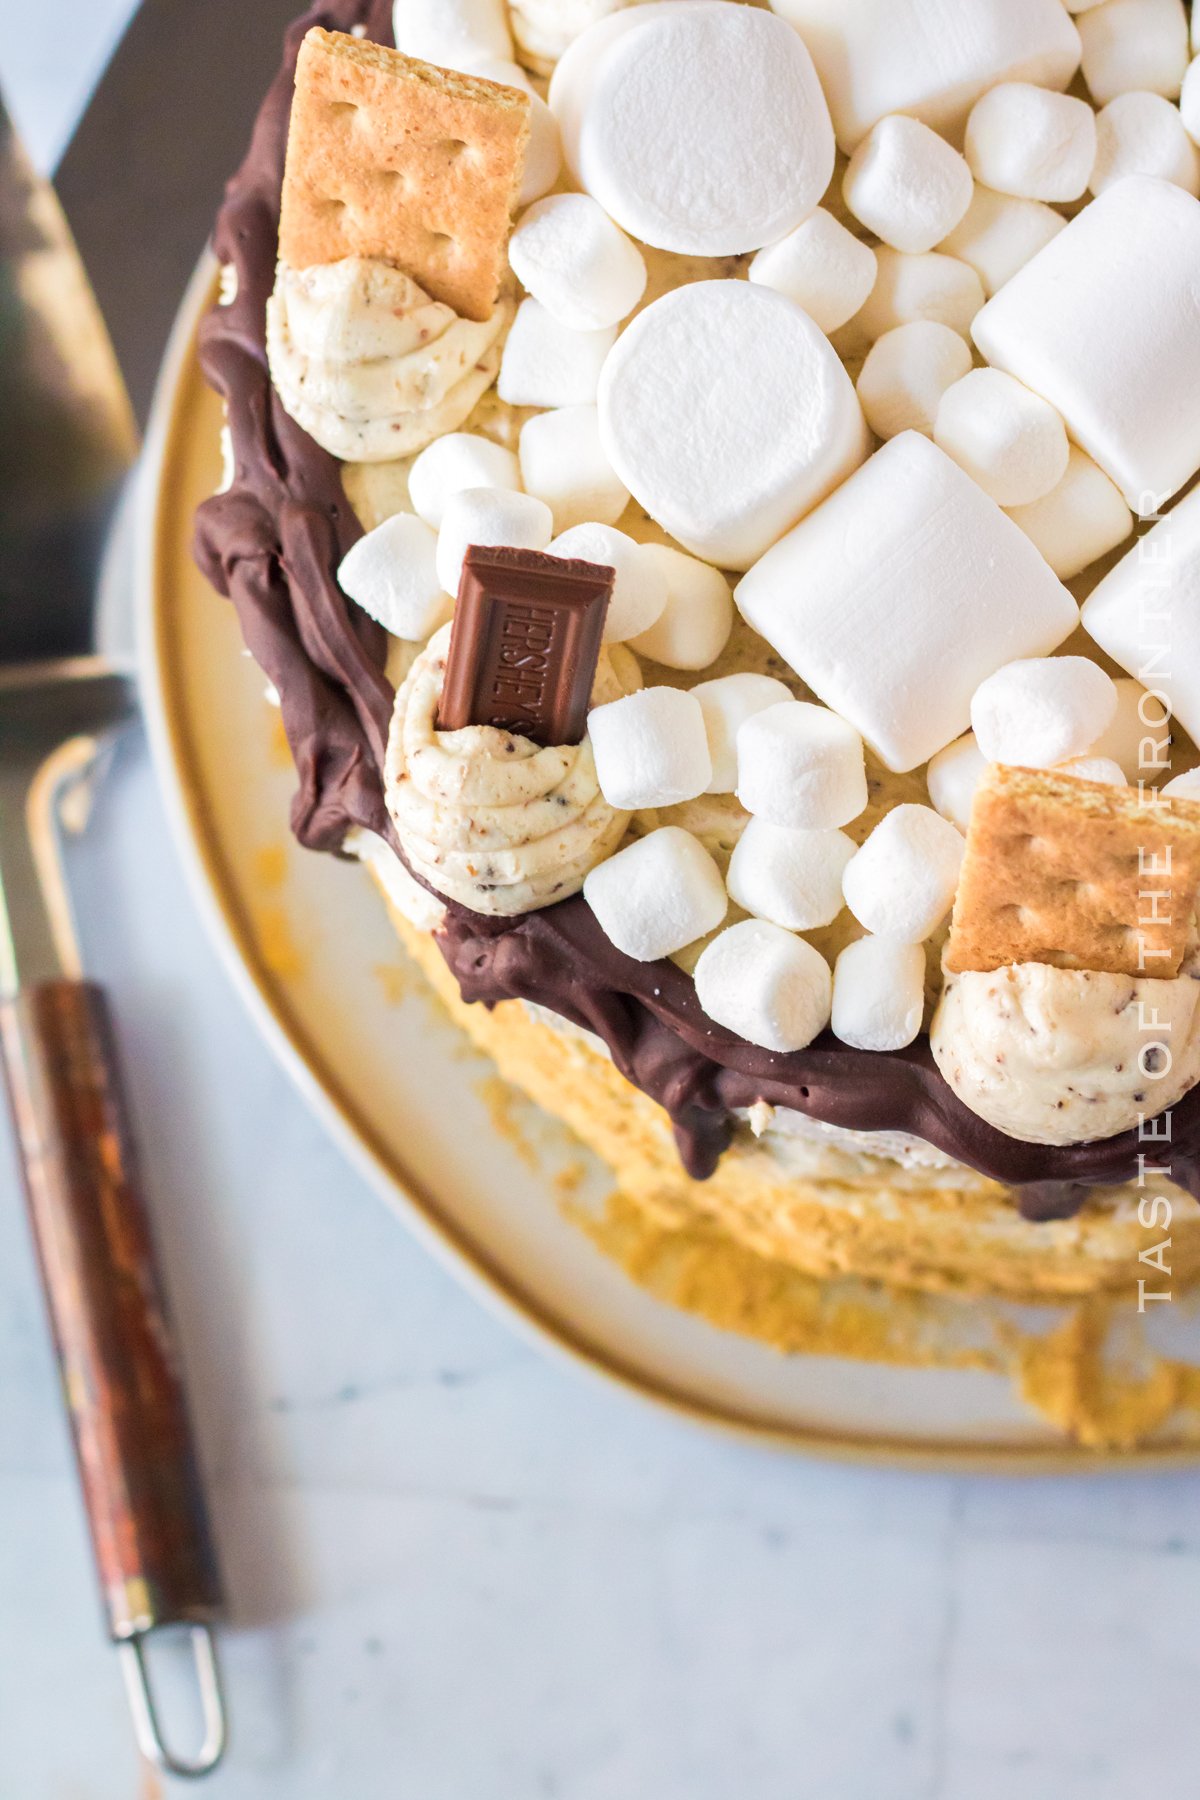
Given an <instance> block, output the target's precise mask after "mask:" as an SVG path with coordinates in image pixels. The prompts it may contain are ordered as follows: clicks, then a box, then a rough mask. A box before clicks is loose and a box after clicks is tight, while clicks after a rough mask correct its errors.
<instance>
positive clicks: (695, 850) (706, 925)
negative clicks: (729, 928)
mask: <svg viewBox="0 0 1200 1800" xmlns="http://www.w3.org/2000/svg"><path fill="white" fill-rule="evenodd" d="M583 897H584V899H585V900H586V901H587V903H588V905H589V906H590V907H591V909H592V911H593V912H594V913H595V915H596V918H597V919H598V920H599V922H600V929H601V930H602V931H603V933H604V935H605V937H607V938H608V939H609V940H610V942H611V943H614V944H615V945H616V946H617V949H618V950H620V951H622V952H623V954H624V955H626V956H632V957H633V958H634V959H635V961H637V962H657V961H658V959H659V957H660V956H671V955H673V954H674V952H675V951H676V950H682V949H683V948H684V946H685V945H686V944H692V943H694V942H695V941H696V939H697V938H701V937H705V936H707V934H708V933H709V932H710V931H715V930H716V929H717V926H718V925H720V924H721V922H722V921H723V919H724V917H725V914H726V912H727V911H728V902H727V900H726V898H725V883H724V882H723V881H722V880H721V871H720V869H718V867H717V865H716V863H715V862H714V861H713V859H712V857H711V856H710V855H709V853H708V851H707V850H706V849H705V848H704V845H703V844H702V843H701V842H700V839H699V838H697V837H693V836H692V834H691V832H690V831H683V830H681V828H680V827H679V826H678V825H664V826H662V827H661V828H660V829H659V830H658V831H651V832H649V833H647V835H646V836H645V837H643V838H638V839H637V840H636V841H635V842H634V843H632V844H630V845H628V846H627V848H626V849H624V850H618V851H617V853H616V855H615V856H610V857H609V858H608V860H607V862H602V863H597V865H596V867H595V868H594V869H592V870H590V871H589V873H588V875H587V876H586V878H585V880H584V883H583Z"/></svg>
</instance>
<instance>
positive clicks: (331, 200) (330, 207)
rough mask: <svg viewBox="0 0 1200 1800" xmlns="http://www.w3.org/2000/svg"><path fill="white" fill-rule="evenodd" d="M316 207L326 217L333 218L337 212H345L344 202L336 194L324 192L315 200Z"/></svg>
mask: <svg viewBox="0 0 1200 1800" xmlns="http://www.w3.org/2000/svg"><path fill="white" fill-rule="evenodd" d="M317 208H318V211H320V212H322V213H324V214H325V215H326V217H327V218H331V219H333V218H336V217H337V215H338V213H343V212H345V210H346V202H345V201H344V200H340V199H339V198H338V196H337V195H336V194H325V195H323V196H322V198H321V199H320V200H318V201H317Z"/></svg>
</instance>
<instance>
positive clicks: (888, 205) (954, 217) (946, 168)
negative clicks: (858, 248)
mask: <svg viewBox="0 0 1200 1800" xmlns="http://www.w3.org/2000/svg"><path fill="white" fill-rule="evenodd" d="M974 186H975V183H974V181H973V179H972V176H971V171H970V169H969V168H968V167H967V163H966V159H965V158H964V157H962V156H960V155H959V153H958V151H957V150H955V149H954V148H953V146H952V145H950V144H948V143H947V142H946V140H945V138H940V137H939V136H938V134H937V132H936V131H931V130H930V128H929V126H928V125H922V123H921V121H920V119H909V118H905V116H904V115H903V114H902V113H893V114H889V116H888V117H887V118H886V119H880V121H879V123H878V125H874V126H872V128H871V130H870V131H869V132H868V133H867V135H866V137H865V138H864V139H863V141H862V143H861V144H860V145H859V146H858V149H857V150H856V151H855V152H854V155H853V156H852V157H851V158H850V164H849V167H848V168H847V170H846V173H845V176H844V177H843V180H842V195H843V197H844V199H845V202H846V205H847V206H848V207H849V208H850V211H851V212H852V213H853V214H854V216H855V218H856V219H858V220H860V221H861V222H862V224H864V225H865V226H866V227H867V229H868V231H873V232H874V233H875V235H876V237H880V238H882V239H883V241H884V243H885V244H891V246H892V248H893V249H895V250H905V251H908V252H909V254H910V255H913V256H919V255H921V254H923V253H924V252H925V251H926V250H932V249H933V246H934V245H935V244H940V243H941V241H942V239H943V238H944V237H946V236H947V234H948V233H949V232H951V231H953V229H954V227H955V226H956V225H957V224H958V222H959V220H960V219H961V218H962V216H963V214H964V213H965V212H966V210H967V208H968V206H969V205H970V204H971V194H972V192H973V190H974Z"/></svg>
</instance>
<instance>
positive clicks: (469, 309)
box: [279, 26, 529, 319]
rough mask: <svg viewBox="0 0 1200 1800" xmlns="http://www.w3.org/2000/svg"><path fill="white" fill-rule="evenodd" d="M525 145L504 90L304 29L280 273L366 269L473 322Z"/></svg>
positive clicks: (522, 122) (498, 266)
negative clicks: (347, 261) (391, 272)
mask: <svg viewBox="0 0 1200 1800" xmlns="http://www.w3.org/2000/svg"><path fill="white" fill-rule="evenodd" d="M528 137H529V97H528V95H526V94H523V93H521V92H519V90H518V89H516V88H508V87H501V86H500V85H499V84H498V83H496V82H494V81H481V80H479V79H478V78H477V77H476V76H474V75H459V74H456V73H454V72H453V71H451V70H448V69H436V68H434V67H433V66H432V64H430V63H423V62H417V61H415V60H414V59H413V58H412V57H410V56H402V55H401V54H400V52H399V51H398V50H389V49H385V48H384V47H383V46H382V45H380V44H370V43H367V42H366V41H365V40H363V39H361V38H356V37H350V36H348V35H347V34H346V33H344V32H340V31H323V30H321V28H320V27H319V26H314V27H313V29H312V30H311V31H310V32H309V33H308V35H307V36H306V37H305V39H304V42H303V43H302V44H301V46H300V55H299V58H298V60H297V63H296V92H295V95H294V97H293V100H292V116H291V125H290V128H289V131H288V146H287V163H286V166H285V170H284V177H283V197H282V203H281V213H280V221H279V254H280V257H281V258H282V260H283V261H284V262H286V263H289V264H290V265H291V267H292V268H294V269H307V268H311V267H312V266H313V264H314V263H328V262H339V261H340V260H341V259H342V258H343V257H346V256H375V257H379V258H380V259H381V260H383V261H385V262H390V263H394V264H395V265H396V267H397V268H399V269H402V270H403V271H404V273H405V274H406V275H411V276H412V278H413V280H414V281H418V282H419V283H420V284H421V286H422V287H423V288H424V289H425V291H426V292H427V293H428V294H431V295H432V296H433V298H434V299H435V300H441V301H444V302H445V304H446V305H447V306H452V307H453V308H454V310H455V311H456V312H457V313H461V314H462V316H463V317H464V318H467V319H486V318H488V317H489V316H490V314H491V312H492V310H493V308H494V307H495V304H496V298H497V295H498V293H499V289H500V282H501V280H502V278H503V275H504V270H505V265H506V249H507V244H508V232H509V224H510V220H511V217H512V210H513V207H514V205H515V203H516V199H517V194H518V191H519V189H520V182H521V170H522V167H523V165H524V160H525V145H526V142H527V140H528Z"/></svg>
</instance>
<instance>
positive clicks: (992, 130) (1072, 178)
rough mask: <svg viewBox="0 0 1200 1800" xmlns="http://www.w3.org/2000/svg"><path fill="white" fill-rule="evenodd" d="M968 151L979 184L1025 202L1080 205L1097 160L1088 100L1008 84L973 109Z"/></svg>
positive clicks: (1026, 84) (1024, 84)
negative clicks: (1077, 202) (1057, 202)
mask: <svg viewBox="0 0 1200 1800" xmlns="http://www.w3.org/2000/svg"><path fill="white" fill-rule="evenodd" d="M963 149H964V152H965V155H966V158H967V162H968V163H969V164H970V167H971V172H972V174H973V175H974V177H975V179H976V181H978V182H981V183H982V184H983V186H984V187H986V188H991V189H993V191H994V192H996V193H998V194H1013V195H1016V196H1017V198H1019V199H1022V200H1051V201H1061V200H1078V199H1079V197H1080V195H1081V194H1082V193H1083V191H1084V189H1085V188H1086V187H1087V184H1088V177H1089V176H1090V175H1091V172H1092V164H1093V162H1094V161H1095V158H1096V115H1095V114H1094V113H1093V111H1092V109H1091V107H1090V106H1089V105H1088V103H1087V101H1086V100H1076V99H1075V98H1074V97H1073V96H1072V95H1070V94H1054V93H1051V92H1050V91H1049V90H1048V89H1047V88H1041V87H1034V86H1033V85H1032V84H1031V83H1030V82H1028V81H1005V82H1002V83H1001V85H1000V86H999V87H995V88H993V89H992V91H991V92H990V93H989V94H984V96H983V97H982V99H980V100H977V101H976V102H975V104H974V106H973V107H972V108H971V116H970V118H969V119H968V120H967V134H966V138H965V141H964V144H963Z"/></svg>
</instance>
